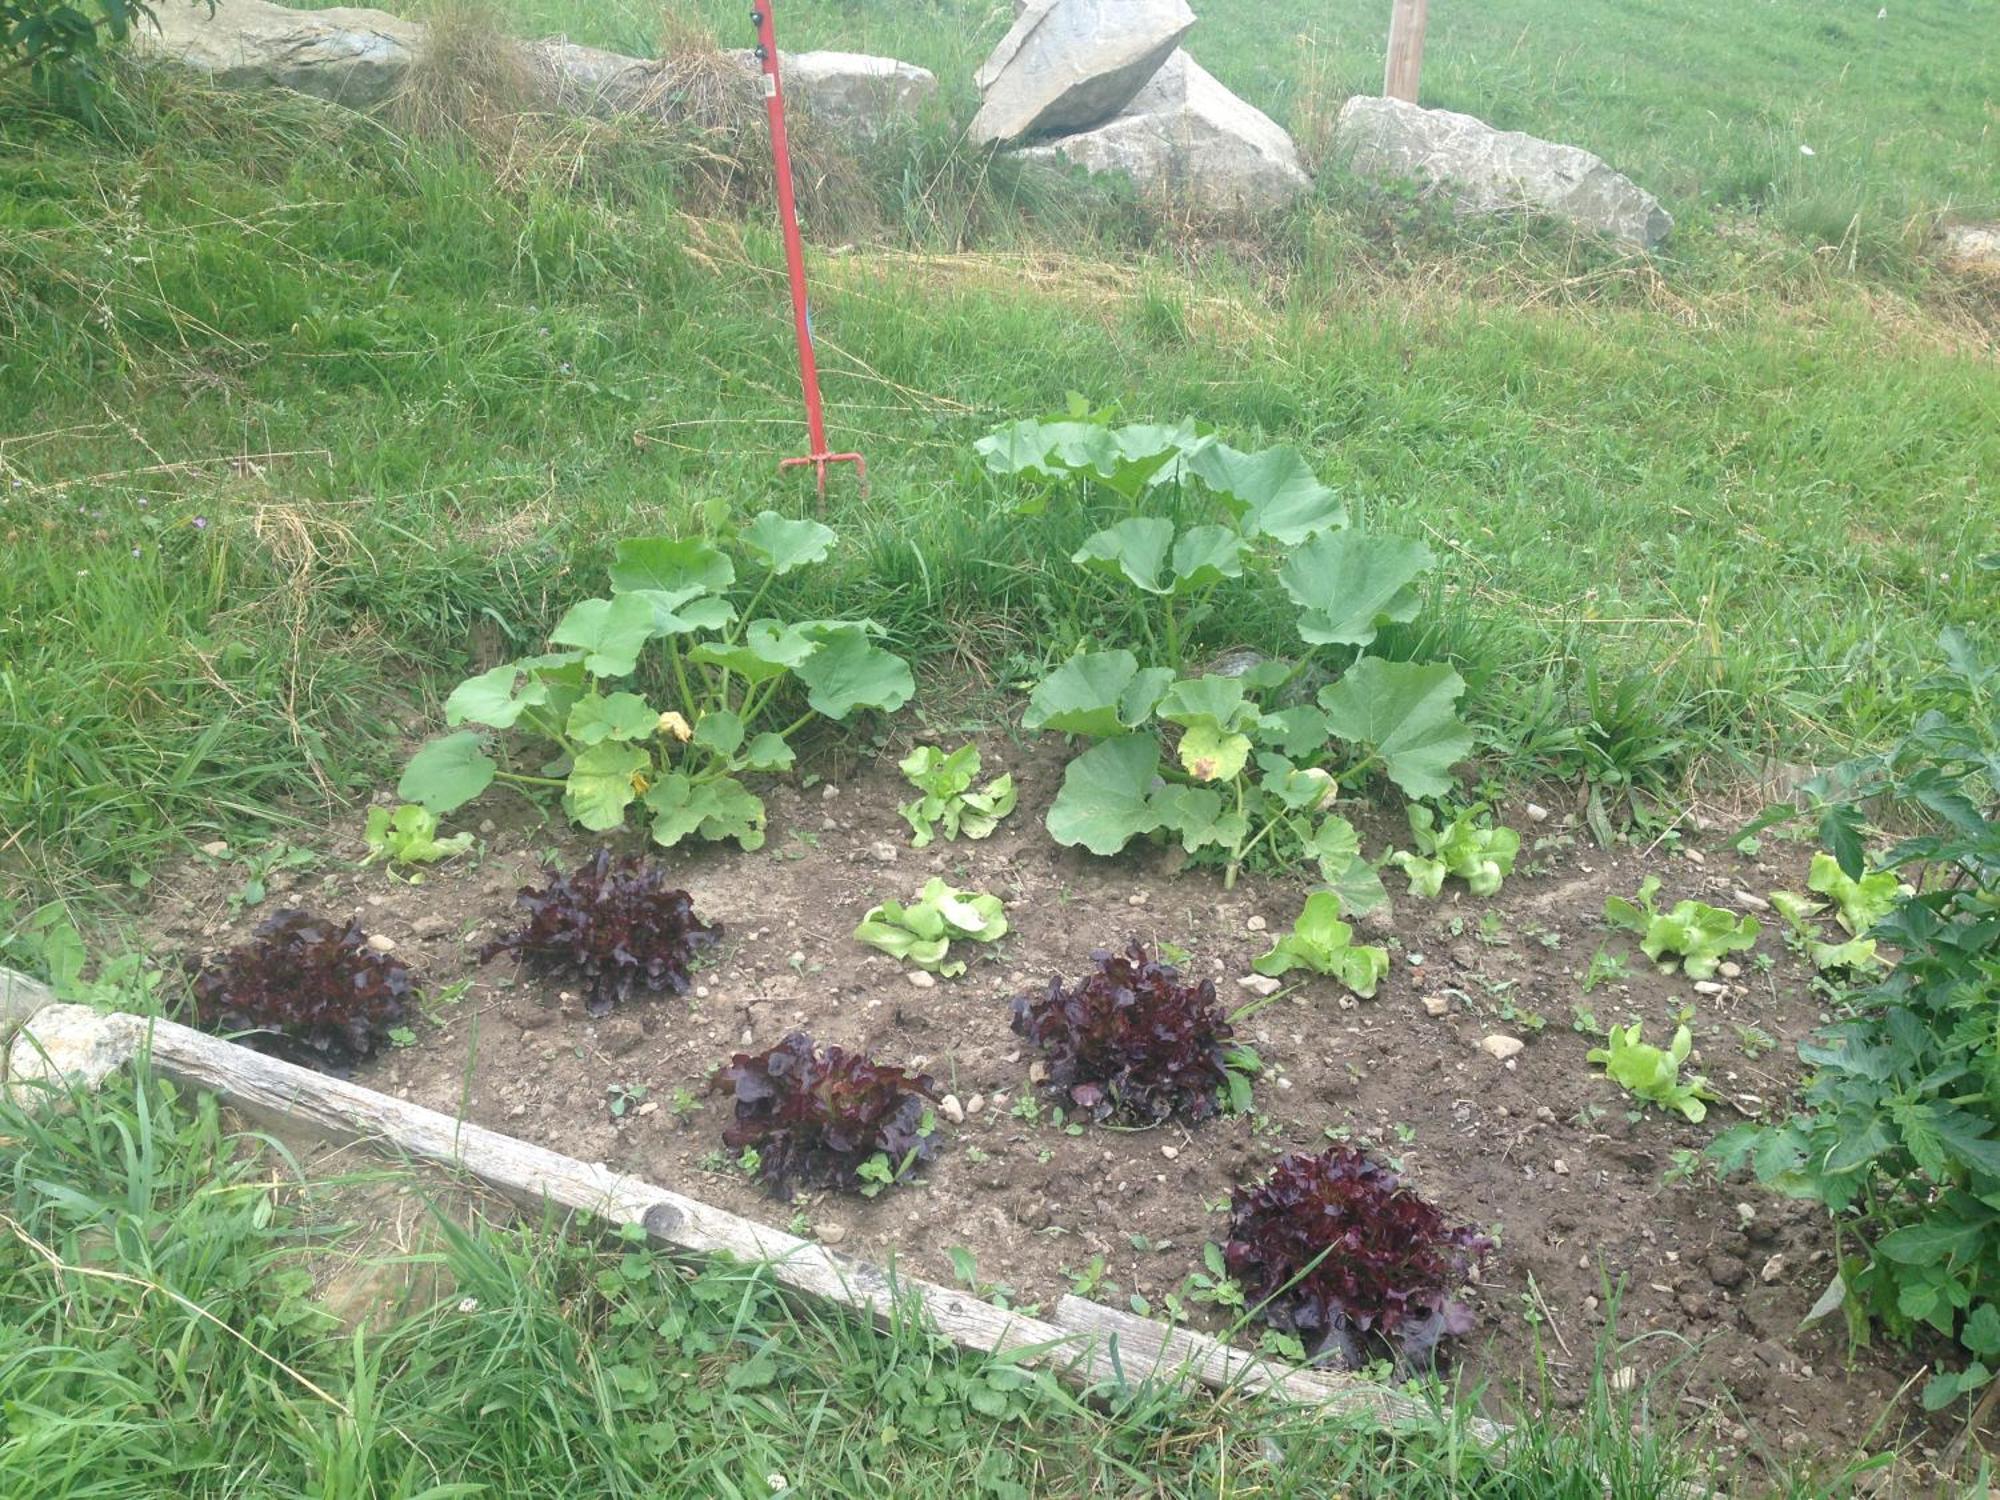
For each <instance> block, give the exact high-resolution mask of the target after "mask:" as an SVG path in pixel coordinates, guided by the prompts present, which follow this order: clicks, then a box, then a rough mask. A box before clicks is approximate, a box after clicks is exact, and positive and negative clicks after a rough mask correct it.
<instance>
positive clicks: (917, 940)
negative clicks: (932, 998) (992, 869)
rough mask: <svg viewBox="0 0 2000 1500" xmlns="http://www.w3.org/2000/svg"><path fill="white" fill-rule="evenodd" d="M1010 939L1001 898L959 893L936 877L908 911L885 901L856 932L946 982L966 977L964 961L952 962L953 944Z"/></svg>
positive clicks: (863, 940)
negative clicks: (963, 975) (961, 975)
mask: <svg viewBox="0 0 2000 1500" xmlns="http://www.w3.org/2000/svg"><path fill="white" fill-rule="evenodd" d="M1006 933H1007V916H1006V908H1005V907H1004V906H1003V905H1002V904H1001V901H1000V898H999V897H998V896H989V895H986V894H985V893H984V892H979V891H961V890H956V889H954V888H953V887H951V886H949V885H946V884H945V883H944V881H943V880H941V879H938V878H936V877H933V878H932V879H930V880H927V881H925V882H924V888H923V891H922V893H921V894H920V895H919V896H918V897H917V899H916V900H914V901H912V902H910V903H909V904H908V905H905V904H904V903H902V902H900V901H884V902H883V903H882V904H881V905H880V906H873V907H870V908H869V909H868V915H867V916H865V917H863V918H862V919H861V925H860V926H859V927H856V928H855V929H854V935H855V937H857V938H858V939H860V940H861V941H862V942H864V943H866V944H867V945H868V946H869V947H871V948H879V949H880V950H881V951H882V952H884V953H886V954H888V955H889V956H890V957H891V958H894V959H897V960H898V961H900V962H903V963H912V964H915V965H916V966H917V967H918V968H920V969H928V970H930V971H931V972H932V973H933V974H942V975H944V976H945V977H946V978H947V979H949V978H951V977H953V976H954V975H958V974H963V973H964V972H965V960H964V959H954V958H952V957H951V956H950V955H951V945H952V944H953V943H954V942H957V941H961V940H963V941H967V942H974V943H992V942H997V941H999V939H1001V938H1002V937H1004V936H1006Z"/></svg>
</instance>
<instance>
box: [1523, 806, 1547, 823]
mask: <svg viewBox="0 0 2000 1500" xmlns="http://www.w3.org/2000/svg"><path fill="white" fill-rule="evenodd" d="M1521 811H1523V812H1525V813H1526V814H1527V815H1528V821H1529V822H1530V823H1546V822H1548V820H1549V810H1548V809H1547V808H1546V807H1543V806H1542V805H1541V804H1540V803H1539V802H1530V803H1529V804H1528V805H1527V806H1526V807H1524V808H1522V809H1521Z"/></svg>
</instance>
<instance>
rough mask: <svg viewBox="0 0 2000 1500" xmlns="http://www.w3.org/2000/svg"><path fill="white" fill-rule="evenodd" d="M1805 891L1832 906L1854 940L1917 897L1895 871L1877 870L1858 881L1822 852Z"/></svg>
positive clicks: (1813, 864)
mask: <svg viewBox="0 0 2000 1500" xmlns="http://www.w3.org/2000/svg"><path fill="white" fill-rule="evenodd" d="M1806 889H1807V890H1809V891H1813V892H1815V893H1816V894H1818V895H1821V896H1824V897H1826V899H1827V900H1828V901H1830V902H1832V903H1833V906H1834V911H1835V915H1836V916H1837V917H1838V918H1839V920H1840V925H1841V926H1842V927H1845V928H1846V929H1847V931H1848V934H1849V936H1851V937H1865V936H1866V935H1867V934H1868V932H1869V931H1870V929H1872V928H1873V927H1874V926H1875V924H1876V923H1878V922H1880V921H1881V920H1882V919H1883V918H1884V917H1886V916H1888V915H1889V913H1890V912H1892V911H1894V910H1895V909H1896V903H1897V902H1898V901H1900V900H1901V899H1902V898H1903V897H1904V896H1907V895H1912V894H1914V893H1915V887H1913V886H1906V885H1904V884H1903V882H1902V881H1900V880H1898V879H1897V878H1896V873H1895V871H1893V870H1876V871H1874V872H1873V873H1872V874H1866V875H1863V876H1862V877H1861V878H1860V879H1859V880H1856V879H1855V878H1853V877H1852V876H1850V875H1848V874H1847V872H1846V871H1844V870H1842V869H1841V868H1840V861H1839V860H1837V859H1835V858H1834V857H1833V856H1832V855H1831V854H1828V853H1826V852H1825V851H1824V850H1822V851H1821V852H1820V853H1818V854H1815V855H1814V856H1813V857H1812V867H1811V869H1810V870H1809V871H1808V872H1807V874H1806Z"/></svg>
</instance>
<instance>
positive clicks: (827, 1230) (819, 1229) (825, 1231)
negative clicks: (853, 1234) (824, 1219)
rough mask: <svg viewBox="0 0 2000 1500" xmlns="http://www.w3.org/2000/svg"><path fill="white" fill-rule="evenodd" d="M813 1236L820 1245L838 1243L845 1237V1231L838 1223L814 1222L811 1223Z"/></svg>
mask: <svg viewBox="0 0 2000 1500" xmlns="http://www.w3.org/2000/svg"><path fill="white" fill-rule="evenodd" d="M813 1238H814V1239H816V1240H818V1241H819V1242H820V1243H821V1244H822V1245H838V1244H839V1243H840V1242H841V1241H842V1240H844V1239H846V1238H847V1231H846V1230H845V1229H842V1228H841V1227H840V1226H839V1225H838V1224H815V1225H813Z"/></svg>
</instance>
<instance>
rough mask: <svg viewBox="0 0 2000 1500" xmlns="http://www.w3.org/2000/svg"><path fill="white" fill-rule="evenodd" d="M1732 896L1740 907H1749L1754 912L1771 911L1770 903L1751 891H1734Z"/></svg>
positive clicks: (1731, 893)
mask: <svg viewBox="0 0 2000 1500" xmlns="http://www.w3.org/2000/svg"><path fill="white" fill-rule="evenodd" d="M1730 895H1731V896H1732V897H1733V898H1734V899H1735V902H1736V904H1737V905H1738V906H1747V907H1749V908H1750V910H1752V911H1769V910H1770V909H1771V903H1770V902H1768V901H1766V900H1765V899H1764V898H1763V897H1762V896H1759V895H1755V894H1753V893H1752V892H1750V891H1732V892H1730Z"/></svg>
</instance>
